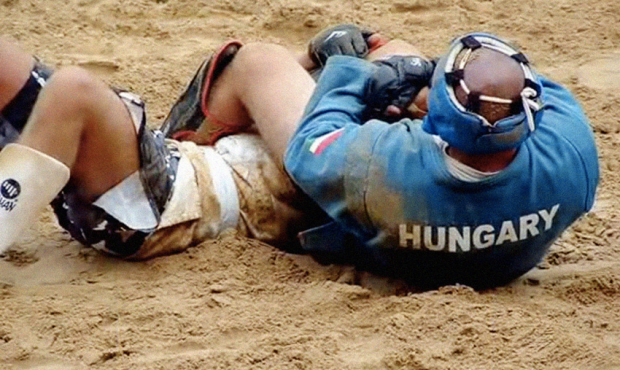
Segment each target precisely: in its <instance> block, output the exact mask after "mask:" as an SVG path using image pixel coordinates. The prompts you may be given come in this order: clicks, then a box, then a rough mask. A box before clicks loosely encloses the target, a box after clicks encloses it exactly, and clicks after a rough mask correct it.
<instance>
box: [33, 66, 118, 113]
mask: <svg viewBox="0 0 620 370" xmlns="http://www.w3.org/2000/svg"><path fill="white" fill-rule="evenodd" d="M107 88H108V87H107V86H106V85H105V84H104V83H103V82H101V81H99V80H98V79H97V78H95V77H94V76H93V75H91V74H90V73H89V72H88V71H87V70H85V69H83V68H80V67H65V68H62V69H60V70H58V71H56V72H55V73H54V74H53V75H52V77H51V78H50V79H49V80H48V82H47V84H46V86H45V90H46V93H47V94H48V95H52V97H53V99H55V100H62V101H63V106H64V107H65V108H69V107H71V106H73V107H79V106H84V105H85V104H88V103H89V102H92V101H96V99H97V96H98V94H100V92H101V91H102V89H107Z"/></svg>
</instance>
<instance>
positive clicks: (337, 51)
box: [308, 24, 374, 67]
mask: <svg viewBox="0 0 620 370" xmlns="http://www.w3.org/2000/svg"><path fill="white" fill-rule="evenodd" d="M373 33H374V32H372V31H368V30H365V29H362V28H360V27H358V26H356V25H353V24H340V25H337V26H334V27H330V28H327V29H325V30H323V31H321V32H320V33H319V34H318V35H316V36H315V37H314V38H313V39H312V40H310V44H309V45H308V54H309V55H310V58H311V59H312V60H313V61H314V62H315V63H316V64H317V65H318V66H321V67H322V66H324V65H325V62H327V58H329V57H330V56H332V55H349V56H355V57H358V58H364V57H365V56H366V55H367V54H368V42H367V39H368V37H370V36H371V35H372V34H373Z"/></svg>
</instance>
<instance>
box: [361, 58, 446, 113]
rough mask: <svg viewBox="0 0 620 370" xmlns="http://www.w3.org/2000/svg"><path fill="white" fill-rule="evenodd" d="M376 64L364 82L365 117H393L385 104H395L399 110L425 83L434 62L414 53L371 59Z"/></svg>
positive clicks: (409, 101) (427, 83)
mask: <svg viewBox="0 0 620 370" xmlns="http://www.w3.org/2000/svg"><path fill="white" fill-rule="evenodd" d="M373 64H375V65H376V66H377V67H378V68H377V69H376V71H375V73H374V74H373V75H372V77H371V79H370V81H369V82H368V85H367V86H366V94H365V97H366V104H367V106H368V111H367V112H368V118H381V119H384V120H388V121H389V120H393V119H394V118H402V116H399V117H391V116H390V115H386V113H387V109H388V107H389V106H394V107H396V108H398V109H399V110H400V112H401V114H404V113H406V112H407V107H408V106H409V105H410V104H411V102H412V101H413V100H414V99H415V97H416V96H417V95H418V93H419V92H420V90H422V89H423V88H424V87H425V86H428V85H429V83H430V80H431V77H432V75H433V71H434V70H435V63H434V62H433V61H428V60H426V59H423V58H420V57H416V56H392V57H389V58H387V59H384V60H378V61H375V62H373Z"/></svg>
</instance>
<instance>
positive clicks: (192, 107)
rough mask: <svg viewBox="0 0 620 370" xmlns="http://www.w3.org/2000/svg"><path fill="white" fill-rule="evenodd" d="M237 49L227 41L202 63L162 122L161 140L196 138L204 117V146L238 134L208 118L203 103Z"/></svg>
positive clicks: (237, 47)
mask: <svg viewBox="0 0 620 370" xmlns="http://www.w3.org/2000/svg"><path fill="white" fill-rule="evenodd" d="M241 45H242V44H241V43H240V42H239V41H229V42H227V43H225V44H224V45H223V46H221V47H220V48H219V49H218V50H217V51H215V52H214V53H213V54H212V55H211V57H209V58H208V59H206V60H205V61H204V62H203V63H202V65H201V66H200V68H198V71H196V74H195V75H194V78H192V81H191V82H190V83H189V85H188V86H187V88H186V90H185V92H184V93H183V94H182V95H181V97H180V98H179V99H178V100H177V101H176V103H175V104H174V105H173V106H172V109H171V110H170V113H168V117H166V119H165V120H164V123H163V124H162V126H161V131H162V133H163V134H164V136H165V137H168V138H173V139H178V140H188V139H187V137H189V136H191V137H193V136H195V135H196V133H195V131H196V130H197V129H198V128H199V127H200V125H202V124H203V122H205V119H206V118H207V117H208V118H209V119H208V125H209V126H210V127H208V128H207V129H206V130H203V131H205V132H208V137H204V138H202V141H203V142H204V143H208V144H212V143H214V142H215V141H216V140H217V139H218V138H220V137H222V136H224V135H226V134H230V133H233V132H237V131H240V129H239V128H237V127H235V126H233V125H230V124H227V123H225V122H221V121H219V120H217V119H216V118H215V117H211V116H210V115H209V110H208V109H207V100H208V98H209V93H210V89H211V87H212V85H213V83H214V82H215V80H216V79H217V78H218V77H219V76H220V75H221V73H222V71H223V70H224V68H226V66H227V65H228V64H229V63H230V62H231V61H232V60H233V58H234V57H235V54H236V53H237V51H238V50H239V48H240V47H241ZM211 126H212V127H211Z"/></svg>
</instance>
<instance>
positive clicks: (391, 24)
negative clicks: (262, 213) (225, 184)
mask: <svg viewBox="0 0 620 370" xmlns="http://www.w3.org/2000/svg"><path fill="white" fill-rule="evenodd" d="M340 22H357V23H361V24H364V25H367V26H369V27H370V28H373V29H375V30H380V31H381V32H382V33H384V34H385V35H387V36H389V37H400V38H403V39H406V40H409V41H412V42H413V43H415V44H416V45H417V46H418V47H419V48H420V49H421V50H422V51H423V52H425V53H427V54H428V55H436V54H438V53H440V52H441V51H442V50H443V48H444V47H445V45H446V44H447V42H448V41H449V40H450V39H451V38H452V37H453V36H456V35H458V34H460V33H462V32H464V31H473V30H484V31H491V32H495V33H498V34H500V35H502V36H504V37H507V38H509V39H511V40H514V41H515V42H516V43H518V44H519V45H521V46H522V47H523V48H524V49H525V51H526V52H527V53H528V54H529V56H530V57H531V59H532V60H533V61H534V64H535V66H536V67H537V69H538V70H539V71H541V72H542V73H544V74H547V75H549V76H550V77H552V78H554V79H556V80H558V81H560V82H562V83H563V84H565V85H567V86H568V87H569V88H571V89H572V90H573V91H574V92H575V94H576V95H577V96H578V97H579V99H580V100H581V101H582V102H583V105H584V108H585V110H586V112H587V114H588V115H589V117H590V118H591V120H592V124H593V127H594V131H595V133H596V137H597V142H598V144H599V148H600V157H601V173H602V181H601V186H600V188H599V193H598V200H597V203H596V206H595V209H594V210H593V211H592V212H591V213H590V214H589V215H587V216H586V217H584V218H583V219H582V220H580V221H579V222H578V223H577V224H576V225H575V226H574V227H573V228H572V229H570V230H569V231H567V232H566V233H565V234H564V236H563V237H562V238H561V240H559V241H558V242H557V243H556V244H555V245H554V246H553V248H552V250H551V252H550V253H549V255H548V257H547V258H546V259H545V261H544V262H543V263H542V264H541V268H540V269H536V270H535V271H532V272H531V273H529V274H528V275H526V276H525V277H523V278H521V279H519V280H518V281H515V282H514V283H512V284H511V285H509V286H506V287H502V288H498V289H494V290H490V291H484V292H475V291H473V290H471V289H469V288H467V287H462V286H455V287H445V288H442V289H439V290H436V291H426V292H419V291H415V290H413V289H412V288H409V287H406V286H404V285H403V284H401V283H399V282H398V281H392V280H388V279H383V278H380V277H376V276H372V275H369V274H365V273H360V272H356V271H354V270H353V269H351V268H348V267H344V266H322V265H319V264H317V263H315V262H314V261H313V260H312V259H311V258H309V257H306V256H295V255H288V254H285V253H283V252H281V251H279V250H277V249H275V248H272V247H270V246H267V245H264V244H261V243H258V242H256V241H252V240H247V239H243V238H240V237H238V236H235V235H233V234H229V235H225V236H224V237H222V238H221V239H219V240H216V241H210V242H205V243H203V244H202V245H200V246H199V247H196V248H193V249H191V250H189V251H187V252H185V253H182V254H179V255H175V256H171V257H165V258H158V259H155V260H151V261H147V262H141V263H128V262H122V261H118V260H115V259H112V258H108V257H104V256H101V255H99V254H98V253H96V252H95V251H92V250H88V249H84V248H82V247H80V246H79V245H78V244H77V243H76V242H72V241H70V239H69V238H68V237H67V235H66V234H65V233H63V232H62V231H61V230H59V229H58V227H57V226H56V225H55V223H54V222H53V217H52V216H51V214H49V213H47V214H46V215H44V217H43V218H42V219H41V221H40V222H39V223H38V224H37V225H35V226H34V228H33V230H32V231H31V232H30V233H29V234H28V235H26V236H25V237H24V238H23V239H22V240H21V242H20V244H19V246H18V247H17V248H16V249H15V250H13V251H12V252H11V253H8V254H7V255H6V256H5V257H4V258H3V259H1V260H0V369H39V370H43V369H45V370H52V369H69V370H75V369H120V370H122V369H339V370H340V369H599V370H612V369H620V300H619V298H620V243H619V237H620V219H619V216H620V201H618V200H617V198H618V195H619V194H620V188H619V187H618V170H619V169H620V154H619V152H618V148H619V146H620V125H619V123H618V118H617V117H618V116H620V28H618V26H617V25H618V24H619V22H620V12H618V9H617V1H616V0H581V1H577V0H547V1H538V0H520V1H514V0H492V1H491V0H454V1H452V0H410V1H402V0H396V1H395V0H374V1H369V0H342V1H328V0H315V1H308V0H254V1H250V0H45V1H42V0H40V1H37V0H0V24H1V31H0V32H1V33H2V34H5V35H8V36H10V37H12V38H13V39H15V40H17V41H19V42H20V43H21V44H22V45H23V46H24V47H25V48H26V49H27V50H29V51H32V52H36V54H37V55H39V56H40V57H41V58H42V59H43V60H45V61H47V62H49V63H50V64H52V65H56V66H60V65H69V64H79V65H82V66H84V67H86V68H88V69H90V70H92V71H93V72H95V73H97V74H98V75H99V76H100V77H102V78H103V79H104V80H106V81H108V82H110V83H113V84H115V85H120V86H124V87H126V88H129V89H131V90H133V91H135V92H138V93H140V94H141V95H142V96H143V97H144V99H145V100H146V101H147V103H148V109H149V115H150V121H151V123H152V124H153V125H157V124H159V123H160V122H161V120H162V119H163V118H164V115H165V114H166V112H167V109H168V108H169V106H170V104H171V103H172V101H173V100H174V99H175V98H176V96H177V95H178V94H179V92H180V91H181V90H182V88H183V86H184V85H185V83H186V82H187V81H188V79H189V77H190V76H191V75H192V74H193V72H194V69H195V68H196V67H197V65H198V64H199V63H200V62H201V61H202V59H203V58H204V57H205V55H207V53H208V52H209V51H211V50H212V49H214V48H215V47H216V46H218V45H219V44H220V43H221V42H223V41H224V40H226V39H229V38H238V39H241V40H244V41H253V40H262V41H270V42H276V43H280V44H283V45H287V46H289V47H291V48H295V49H298V50H302V49H303V48H304V45H305V42H306V40H308V39H309V38H310V37H311V35H313V34H314V33H316V32H317V31H318V30H319V29H321V28H323V27H325V26H327V25H332V24H336V23H340Z"/></svg>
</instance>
